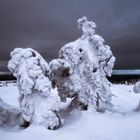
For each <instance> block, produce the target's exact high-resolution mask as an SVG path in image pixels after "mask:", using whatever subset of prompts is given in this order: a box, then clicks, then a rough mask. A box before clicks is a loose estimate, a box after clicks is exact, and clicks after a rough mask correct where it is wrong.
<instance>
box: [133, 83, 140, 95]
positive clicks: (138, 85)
mask: <svg viewBox="0 0 140 140" xmlns="http://www.w3.org/2000/svg"><path fill="white" fill-rule="evenodd" d="M133 91H134V92H135V93H140V81H138V82H137V83H136V84H135V85H134V88H133Z"/></svg>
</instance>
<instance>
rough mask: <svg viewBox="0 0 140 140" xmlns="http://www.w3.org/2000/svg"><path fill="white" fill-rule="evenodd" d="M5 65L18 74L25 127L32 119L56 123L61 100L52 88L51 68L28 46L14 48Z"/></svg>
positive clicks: (22, 124)
mask: <svg viewBox="0 0 140 140" xmlns="http://www.w3.org/2000/svg"><path fill="white" fill-rule="evenodd" d="M8 68H9V70H10V71H11V72H12V73H13V75H14V76H15V77H16V78H17V84H18V89H19V103H20V108H21V110H22V120H21V126H23V127H27V126H28V125H29V124H30V123H31V122H32V121H33V122H36V123H39V124H42V125H44V126H45V127H47V128H49V129H55V128H57V127H59V126H60V124H61V121H60V118H59V115H58V114H57V111H58V107H59V103H60V100H59V98H58V96H57V95H55V94H52V92H51V82H50V80H49V78H48V76H49V73H50V69H49V66H48V64H47V63H46V61H45V60H44V59H43V58H42V57H41V55H40V54H39V53H37V52H36V51H34V50H33V49H31V48H27V49H22V48H16V49H14V50H13V51H12V52H11V60H10V61H9V63H8Z"/></svg>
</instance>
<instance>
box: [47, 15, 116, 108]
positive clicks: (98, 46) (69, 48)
mask: <svg viewBox="0 0 140 140" xmlns="http://www.w3.org/2000/svg"><path fill="white" fill-rule="evenodd" d="M78 27H79V28H80V29H82V31H83V34H82V36H81V37H80V38H79V39H77V40H76V41H74V42H70V43H68V44H66V45H65V46H64V47H62V48H61V50H60V52H59V58H58V59H55V60H52V61H51V62H50V64H49V65H50V69H51V80H52V83H53V84H54V85H55V86H56V87H57V88H58V93H59V96H60V98H61V101H66V98H69V97H70V98H74V104H76V105H77V106H80V107H81V106H82V108H85V109H86V108H87V107H88V108H89V107H91V108H94V109H96V110H97V111H104V110H105V109H110V107H111V102H110V101H111V98H112V94H111V91H110V87H109V82H108V80H107V76H111V73H112V68H113V66H114V62H115V57H114V56H113V54H112V52H111V50H110V47H109V46H108V45H104V39H103V38H102V37H101V36H99V35H97V34H96V33H95V28H96V25H95V23H94V22H92V21H88V20H87V18H86V17H83V18H81V19H79V20H78Z"/></svg>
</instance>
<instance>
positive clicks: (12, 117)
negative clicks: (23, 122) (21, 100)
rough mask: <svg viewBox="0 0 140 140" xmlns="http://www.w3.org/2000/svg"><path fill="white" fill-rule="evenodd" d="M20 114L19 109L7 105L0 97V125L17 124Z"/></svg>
mask: <svg viewBox="0 0 140 140" xmlns="http://www.w3.org/2000/svg"><path fill="white" fill-rule="evenodd" d="M20 115H21V112H20V110H19V109H17V108H15V107H13V106H10V105H8V104H7V103H5V102H3V100H2V99H1V98H0V127H6V126H8V127H9V126H11V127H12V126H16V125H18V124H19V120H20Z"/></svg>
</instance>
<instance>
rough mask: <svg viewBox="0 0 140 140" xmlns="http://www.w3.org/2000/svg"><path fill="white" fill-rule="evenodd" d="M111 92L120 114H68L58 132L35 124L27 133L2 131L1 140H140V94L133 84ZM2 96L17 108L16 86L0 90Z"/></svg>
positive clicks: (0, 129) (0, 133) (113, 88)
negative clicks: (139, 110)
mask: <svg viewBox="0 0 140 140" xmlns="http://www.w3.org/2000/svg"><path fill="white" fill-rule="evenodd" d="M111 90H112V93H113V99H112V103H113V104H114V107H115V110H118V111H119V113H115V112H113V113H112V112H107V111H106V112H105V113H97V112H94V111H91V110H89V111H78V110H73V111H71V113H68V112H67V111H66V112H65V113H63V117H64V118H65V123H64V125H63V126H62V127H61V128H59V129H57V130H48V129H46V128H45V127H43V126H35V125H31V126H30V127H29V128H27V129H24V130H18V129H17V128H4V129H3V128H0V140H19V139H20V140H25V139H28V140H39V139H40V140H46V139H47V140H139V139H140V112H135V111H134V110H135V108H136V107H137V105H138V103H139V99H140V94H135V93H134V92H133V85H113V86H112V87H111ZM0 97H1V98H2V99H3V100H4V101H5V102H7V103H8V104H10V105H14V106H18V101H17V97H18V90H17V87H16V86H12V85H11V86H10V85H9V86H7V87H0ZM64 105H65V106H66V104H64V103H63V104H62V106H64Z"/></svg>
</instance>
